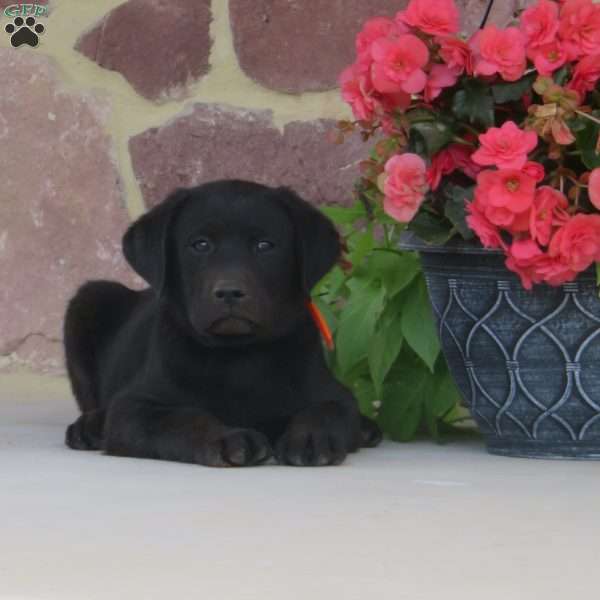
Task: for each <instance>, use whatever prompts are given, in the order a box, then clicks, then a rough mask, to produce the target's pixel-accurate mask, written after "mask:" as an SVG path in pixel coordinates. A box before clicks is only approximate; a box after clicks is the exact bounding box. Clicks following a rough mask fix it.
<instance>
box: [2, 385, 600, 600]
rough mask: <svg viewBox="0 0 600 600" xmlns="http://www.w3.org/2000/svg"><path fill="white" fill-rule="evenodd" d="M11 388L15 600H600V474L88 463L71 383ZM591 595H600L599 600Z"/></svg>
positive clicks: (508, 465) (519, 463)
mask: <svg viewBox="0 0 600 600" xmlns="http://www.w3.org/2000/svg"><path fill="white" fill-rule="evenodd" d="M7 381H9V380H8V379H7V380H4V381H3V385H2V386H1V387H0V490H1V492H0V514H1V518H2V527H1V536H2V553H1V555H0V599H2V600H4V599H10V600H16V599H19V600H20V599H25V598H26V599H28V600H34V599H35V600H46V599H48V600H55V599H56V600H96V599H102V600H104V599H106V598H132V599H137V598H140V599H142V598H143V599H144V600H152V599H154V598H156V599H158V598H160V599H161V600H162V599H164V598H180V599H182V600H184V599H188V598H189V599H194V600H195V599H197V598H206V599H210V600H238V599H240V600H241V599H244V600H245V599H254V598H257V599H259V598H260V599H261V600H269V599H274V600H275V599H277V600H283V599H285V600H295V599H302V600H306V599H311V600H313V599H314V600H320V599H321V598H322V599H325V598H327V599H328V600H329V599H331V598H336V599H337V598H339V599H343V600H354V599H356V600H358V599H360V600H366V599H367V598H377V599H381V600H384V599H385V600H387V599H394V600H400V599H406V600H431V599H434V598H444V599H448V600H450V599H454V598H457V599H458V598H461V599H462V600H469V599H471V598H472V599H475V598H477V599H478V600H480V599H484V600H521V599H525V598H531V599H538V598H544V600H551V599H559V598H577V597H578V596H579V595H582V596H584V595H585V596H590V594H589V593H588V592H592V591H593V590H595V589H596V588H597V578H596V570H597V566H598V559H599V558H600V549H599V543H598V539H599V536H598V534H599V533H600V526H599V522H598V506H599V504H598V503H599V498H600V464H599V463H573V462H549V461H530V460H519V459H507V458H499V457H492V456H489V455H487V454H486V453H485V452H484V450H483V447H482V445H481V444H480V443H478V442H476V441H475V442H473V441H470V442H464V441H461V442H456V443H452V444H449V445H446V446H436V445H434V444H430V443H416V444H410V445H398V444H392V443H386V444H384V445H383V446H382V447H381V448H379V449H375V450H366V451H362V452H361V453H359V454H357V455H353V456H352V457H351V458H350V459H349V460H348V462H347V463H346V464H345V465H343V466H341V467H334V468H324V469H297V468H290V467H278V466H265V467H259V468H255V469H248V470H233V469H231V470H213V469H207V468H203V467H196V466H192V465H181V464H175V463H161V462H153V461H143V460H130V459H117V458H111V457H106V456H102V455H99V454H96V453H78V452H74V451H71V450H68V449H67V448H66V447H64V446H63V445H62V437H63V432H64V428H65V425H66V424H67V423H69V422H70V421H71V420H72V419H73V418H74V417H75V415H76V412H75V408H74V404H73V402H72V400H70V398H69V395H68V393H67V392H66V390H65V389H64V385H63V383H61V382H57V383H53V384H51V385H48V386H47V387H44V386H42V385H35V386H31V385H29V386H26V385H15V384H14V381H13V382H12V384H11V385H10V386H9V385H8V384H7ZM592 595H593V594H592Z"/></svg>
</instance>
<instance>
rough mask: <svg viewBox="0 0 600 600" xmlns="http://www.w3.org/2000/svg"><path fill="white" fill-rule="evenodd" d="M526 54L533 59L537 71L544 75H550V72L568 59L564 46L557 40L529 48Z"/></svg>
mask: <svg viewBox="0 0 600 600" xmlns="http://www.w3.org/2000/svg"><path fill="white" fill-rule="evenodd" d="M527 55H528V56H529V58H530V59H531V60H533V64H534V65H535V68H536V70H537V72H538V73H539V74H540V75H543V76H544V77H548V76H549V75H552V73H554V71H556V70H557V69H560V68H561V67H562V66H563V65H564V64H565V63H566V62H567V59H568V55H567V51H566V49H565V46H564V44H563V43H562V42H560V41H559V40H555V41H554V42H551V43H549V44H545V45H544V46H538V47H537V48H535V49H532V50H529V51H528V53H527Z"/></svg>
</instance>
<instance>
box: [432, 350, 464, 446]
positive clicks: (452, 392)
mask: <svg viewBox="0 0 600 600" xmlns="http://www.w3.org/2000/svg"><path fill="white" fill-rule="evenodd" d="M440 363H441V364H440ZM433 382H434V383H433V388H432V391H431V395H430V396H428V397H427V398H426V399H425V422H426V424H427V427H428V429H429V432H430V433H431V435H432V437H434V438H435V439H438V440H439V423H440V421H442V420H443V419H444V418H445V417H446V416H447V415H449V414H450V413H451V412H452V411H453V410H454V409H455V408H456V407H457V406H459V405H460V402H461V395H460V392H459V391H458V388H457V387H456V384H455V383H454V380H453V379H452V376H451V375H450V373H449V371H448V368H447V366H446V364H445V362H443V361H439V362H438V364H437V368H436V373H435V377H434V380H433Z"/></svg>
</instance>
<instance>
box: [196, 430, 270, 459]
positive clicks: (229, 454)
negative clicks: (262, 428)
mask: <svg viewBox="0 0 600 600" xmlns="http://www.w3.org/2000/svg"><path fill="white" fill-rule="evenodd" d="M272 455H273V451H272V450H271V446H270V445H269V441H268V440H267V438H266V437H265V436H264V435H263V434H262V433H259V432H258V431H254V430H252V429H230V430H228V431H226V432H225V433H222V434H220V435H219V436H217V437H215V438H213V439H211V440H209V441H207V442H206V444H205V446H204V448H203V449H202V452H201V453H200V457H199V461H198V462H200V463H201V464H203V465H206V466H208V467H252V466H255V465H260V464H262V463H264V462H266V461H267V460H269V458H271V456H272Z"/></svg>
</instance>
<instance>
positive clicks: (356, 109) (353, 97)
mask: <svg viewBox="0 0 600 600" xmlns="http://www.w3.org/2000/svg"><path fill="white" fill-rule="evenodd" d="M339 83H340V88H341V94H342V99H343V100H344V102H347V103H348V104H349V105H350V107H351V108H352V112H353V114H354V116H355V117H356V118H357V119H358V120H360V121H370V120H371V119H372V118H373V115H374V113H375V103H374V101H373V97H372V92H373V86H372V84H371V82H370V80H369V77H368V76H367V75H364V74H363V75H361V74H359V73H357V71H356V69H355V67H354V65H352V66H350V67H347V68H346V69H344V70H343V71H342V73H341V75H340V79H339Z"/></svg>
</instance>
